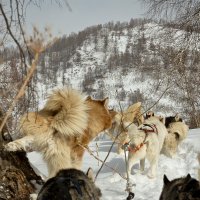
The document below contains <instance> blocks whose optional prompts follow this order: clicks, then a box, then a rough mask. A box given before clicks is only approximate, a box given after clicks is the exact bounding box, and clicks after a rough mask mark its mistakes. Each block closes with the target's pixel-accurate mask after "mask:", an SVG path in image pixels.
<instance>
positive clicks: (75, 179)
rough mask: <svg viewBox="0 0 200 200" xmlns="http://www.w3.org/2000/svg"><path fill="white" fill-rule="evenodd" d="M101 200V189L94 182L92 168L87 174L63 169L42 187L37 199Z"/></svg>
mask: <svg viewBox="0 0 200 200" xmlns="http://www.w3.org/2000/svg"><path fill="white" fill-rule="evenodd" d="M91 197H93V198H92V199H94V200H99V199H100V197H101V190H100V189H99V188H97V187H96V186H95V184H94V182H93V171H92V169H91V168H89V169H88V172H87V173H86V174H85V173H83V172H82V171H80V170H77V169H63V170H60V171H59V172H58V173H57V175H56V176H55V177H53V178H51V179H49V180H48V181H47V182H46V183H45V184H44V185H43V187H42V188H41V190H40V192H39V194H38V198H37V200H46V199H51V200H56V199H71V200H75V199H84V200H90V199H91Z"/></svg>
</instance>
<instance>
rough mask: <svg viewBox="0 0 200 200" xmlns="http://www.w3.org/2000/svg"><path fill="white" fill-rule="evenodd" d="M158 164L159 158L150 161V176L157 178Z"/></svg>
mask: <svg viewBox="0 0 200 200" xmlns="http://www.w3.org/2000/svg"><path fill="white" fill-rule="evenodd" d="M157 165H158V159H156V158H155V159H153V160H151V161H150V169H149V172H148V174H147V176H148V177H149V178H155V177H156V170H157Z"/></svg>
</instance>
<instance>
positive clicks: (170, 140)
mask: <svg viewBox="0 0 200 200" xmlns="http://www.w3.org/2000/svg"><path fill="white" fill-rule="evenodd" d="M166 119H168V120H165V124H166V126H167V130H168V134H167V136H166V138H165V142H164V145H163V149H162V151H161V152H162V153H163V154H165V155H166V156H168V157H174V156H175V155H176V153H177V149H178V146H179V144H180V143H181V142H182V141H183V140H184V139H185V138H186V137H187V135H188V131H189V127H188V126H187V125H186V124H185V123H184V122H183V121H182V119H181V118H179V117H177V116H174V117H170V118H169V117H167V118H166ZM169 119H170V120H169ZM170 121H171V122H170ZM166 122H167V123H166Z"/></svg>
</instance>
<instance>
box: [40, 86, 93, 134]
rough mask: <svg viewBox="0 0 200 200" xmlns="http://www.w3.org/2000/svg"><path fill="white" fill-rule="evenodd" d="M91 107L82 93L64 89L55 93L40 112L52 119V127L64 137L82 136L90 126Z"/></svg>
mask: <svg viewBox="0 0 200 200" xmlns="http://www.w3.org/2000/svg"><path fill="white" fill-rule="evenodd" d="M88 111H89V107H88V105H87V103H86V101H85V96H84V95H83V94H81V93H80V92H78V91H76V90H74V89H71V88H64V89H58V90H55V91H53V93H52V94H51V95H50V96H49V97H48V99H47V102H46V104H45V106H44V108H43V109H42V110H41V111H40V112H39V113H41V114H43V113H44V114H47V115H48V116H49V115H50V117H52V120H51V125H50V126H51V127H52V128H54V129H55V130H57V131H58V132H59V133H61V134H63V135H65V136H66V135H67V136H70V135H80V134H82V133H83V131H84V130H85V129H87V126H88V118H89V112H88Z"/></svg>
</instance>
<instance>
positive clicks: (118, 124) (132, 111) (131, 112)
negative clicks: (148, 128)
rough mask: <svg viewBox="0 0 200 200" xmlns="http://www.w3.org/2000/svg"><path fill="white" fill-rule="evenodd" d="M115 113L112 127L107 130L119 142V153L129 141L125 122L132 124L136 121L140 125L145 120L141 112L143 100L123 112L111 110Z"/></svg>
mask: <svg viewBox="0 0 200 200" xmlns="http://www.w3.org/2000/svg"><path fill="white" fill-rule="evenodd" d="M111 113H112V114H113V121H112V128H111V129H109V130H107V131H106V133H107V135H109V136H110V138H111V139H112V140H113V141H115V142H116V143H117V153H118V154H121V153H122V152H123V150H122V148H121V147H122V145H123V144H124V143H126V142H128V141H129V136H128V134H127V131H126V130H125V129H124V127H123V124H124V123H127V124H131V123H133V122H136V123H137V124H138V125H140V124H142V123H143V122H144V118H143V115H142V113H141V102H137V103H135V104H133V105H131V106H129V107H128V108H127V109H126V110H125V111H124V112H123V113H121V112H115V111H111Z"/></svg>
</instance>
